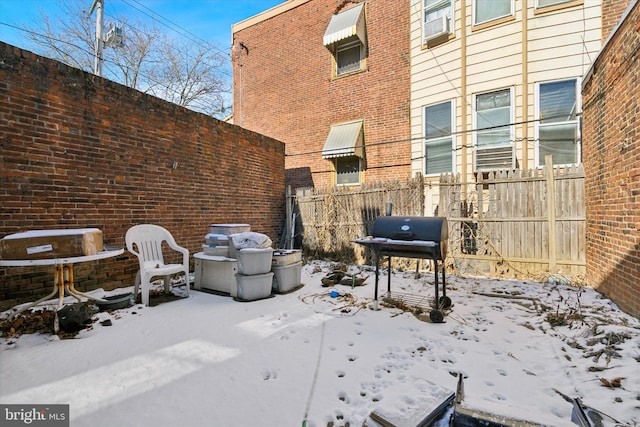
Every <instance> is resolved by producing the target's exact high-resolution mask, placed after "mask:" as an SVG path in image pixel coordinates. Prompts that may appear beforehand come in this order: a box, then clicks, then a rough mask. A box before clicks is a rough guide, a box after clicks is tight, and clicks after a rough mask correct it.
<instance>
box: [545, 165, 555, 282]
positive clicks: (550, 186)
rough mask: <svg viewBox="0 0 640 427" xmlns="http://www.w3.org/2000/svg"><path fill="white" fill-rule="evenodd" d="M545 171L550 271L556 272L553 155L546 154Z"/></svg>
mask: <svg viewBox="0 0 640 427" xmlns="http://www.w3.org/2000/svg"><path fill="white" fill-rule="evenodd" d="M544 171H545V174H546V176H547V212H548V221H549V272H550V273H555V271H556V268H557V261H558V259H557V247H558V246H557V240H556V239H557V238H556V178H555V175H554V173H553V157H552V155H551V154H547V155H546V156H544Z"/></svg>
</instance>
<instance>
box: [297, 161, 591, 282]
mask: <svg viewBox="0 0 640 427" xmlns="http://www.w3.org/2000/svg"><path fill="white" fill-rule="evenodd" d="M546 165H547V166H546V167H545V168H544V169H531V170H527V171H521V170H515V171H500V172H489V173H487V174H484V175H483V174H481V173H480V174H478V175H477V176H476V177H475V180H473V181H472V182H469V183H463V182H462V179H461V176H460V174H443V175H441V177H440V182H439V183H434V182H428V183H425V182H424V180H423V178H422V177H421V176H420V175H417V176H416V178H415V179H412V180H408V181H406V182H401V181H389V182H384V183H372V184H366V185H363V186H361V187H359V188H350V187H334V188H333V189H327V190H305V191H300V192H298V194H296V203H297V205H296V209H297V212H298V213H299V217H300V219H301V222H302V230H303V232H304V236H303V248H304V249H305V252H306V253H307V254H309V252H310V253H311V255H313V254H317V255H327V254H331V253H332V252H335V251H336V250H341V251H342V250H347V251H351V252H352V255H351V256H352V257H353V258H354V259H356V260H357V261H358V262H365V261H366V259H365V258H364V257H365V255H366V254H365V252H366V251H365V250H364V248H361V247H357V248H355V246H356V245H354V244H352V243H351V240H353V239H354V238H357V237H362V236H364V235H368V234H370V233H371V226H372V225H373V222H374V221H375V219H376V218H377V217H378V216H380V215H384V214H385V210H386V204H387V203H392V204H393V212H392V214H393V215H397V216H399V215H403V216H404V215H418V216H420V215H425V214H426V215H433V214H434V211H435V210H436V209H437V214H438V215H441V216H445V217H447V218H448V220H449V221H448V223H449V257H448V261H447V262H448V265H449V266H456V268H460V269H464V268H466V269H467V271H461V272H463V273H464V272H469V273H482V274H486V273H487V272H489V273H491V272H494V273H505V274H507V273H508V274H525V273H526V274H536V273H540V272H544V271H550V272H556V271H559V270H561V271H562V272H566V273H570V274H584V272H585V251H586V236H585V229H586V225H585V207H584V168H583V167H582V165H578V166H577V167H570V168H566V169H564V170H562V169H559V168H553V163H552V162H551V161H547V162H546ZM426 197H429V198H430V199H429V200H428V201H427V199H426ZM427 206H433V211H431V210H430V212H425V208H426V207H427ZM554 217H555V218H554ZM554 223H555V225H553V224H554ZM349 248H351V249H349ZM554 253H555V254H554ZM341 255H344V254H341ZM554 259H555V260H556V261H555V266H554V261H553V260H554ZM455 260H458V261H462V260H464V263H460V262H455ZM369 261H371V259H370V258H369ZM480 270H481V271H480Z"/></svg>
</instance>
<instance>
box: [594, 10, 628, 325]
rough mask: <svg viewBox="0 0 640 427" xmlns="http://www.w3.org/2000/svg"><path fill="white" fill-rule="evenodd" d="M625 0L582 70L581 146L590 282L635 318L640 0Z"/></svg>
mask: <svg viewBox="0 0 640 427" xmlns="http://www.w3.org/2000/svg"><path fill="white" fill-rule="evenodd" d="M604 3H608V2H604ZM612 3H615V2H612ZM619 3H623V2H619ZM624 3H626V2H624ZM630 3H631V4H630V6H629V7H628V8H627V9H626V11H625V12H624V14H623V15H622V19H618V21H617V22H619V23H618V25H617V26H616V27H615V28H614V29H613V31H612V32H610V34H609V33H607V34H609V36H608V38H607V40H606V42H605V44H604V46H603V48H602V50H601V52H600V53H599V55H598V56H597V57H596V58H595V59H594V62H593V64H592V66H591V68H590V69H589V71H588V72H587V75H586V76H585V79H584V82H583V86H582V96H583V143H582V146H583V163H584V169H585V190H586V206H587V224H586V234H587V235H586V242H587V244H586V250H587V277H588V278H589V284H590V285H592V286H594V287H597V288H598V290H599V291H600V292H602V293H604V294H605V295H607V296H608V297H609V298H611V299H613V300H614V301H616V303H618V304H619V305H620V306H621V308H623V309H624V310H625V311H627V312H628V313H630V314H632V315H634V316H636V317H638V316H640V143H639V142H638V138H640V120H639V118H640V97H639V96H638V87H639V86H640V63H639V61H640V56H639V52H640V38H639V37H638V32H639V31H640V2H639V1H637V0H634V1H631V2H630ZM609 13H611V14H615V13H616V11H615V10H609V9H606V8H605V9H603V20H604V19H605V16H609Z"/></svg>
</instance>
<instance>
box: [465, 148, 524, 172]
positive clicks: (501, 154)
mask: <svg viewBox="0 0 640 427" xmlns="http://www.w3.org/2000/svg"><path fill="white" fill-rule="evenodd" d="M475 166H476V167H475V171H476V172H486V171H492V170H498V169H514V168H515V161H514V155H513V146H512V145H507V146H502V147H487V148H478V147H476V165H475Z"/></svg>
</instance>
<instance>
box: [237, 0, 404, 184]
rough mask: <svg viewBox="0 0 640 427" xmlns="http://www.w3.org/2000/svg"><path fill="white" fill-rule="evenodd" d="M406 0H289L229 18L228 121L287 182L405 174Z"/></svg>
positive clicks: (357, 180)
mask: <svg viewBox="0 0 640 427" xmlns="http://www.w3.org/2000/svg"><path fill="white" fill-rule="evenodd" d="M409 17H410V11H409V2H407V1H399V2H396V1H388V0H368V1H366V2H364V1H356V0H340V1H336V0H289V1H287V2H284V3H282V4H280V5H278V6H276V7H274V8H272V9H269V10H267V11H265V12H263V13H261V14H259V15H256V16H254V17H252V18H249V19H247V20H245V21H243V22H240V23H238V24H235V25H234V26H233V46H232V64H233V75H234V79H233V85H234V87H233V95H234V99H233V102H234V115H233V120H234V124H236V125H239V126H241V127H243V128H246V129H248V130H252V131H255V132H258V133H261V134H263V135H266V136H269V137H271V138H275V139H277V140H280V141H283V142H285V145H286V148H285V150H286V158H285V166H286V178H287V183H288V184H291V185H292V187H293V188H299V187H317V188H320V187H326V186H331V185H358V184H362V183H364V182H370V181H376V180H385V179H390V178H400V177H402V178H408V177H410V175H411V169H410V162H411V152H410V108H409V99H410V93H409V91H410V73H409V68H410V57H409V29H410V25H409Z"/></svg>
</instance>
